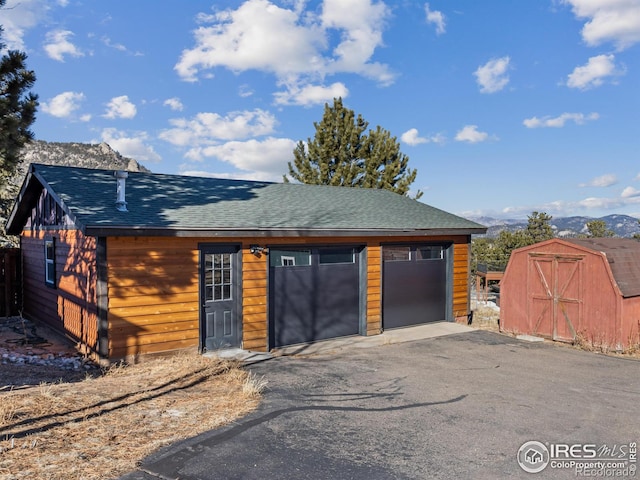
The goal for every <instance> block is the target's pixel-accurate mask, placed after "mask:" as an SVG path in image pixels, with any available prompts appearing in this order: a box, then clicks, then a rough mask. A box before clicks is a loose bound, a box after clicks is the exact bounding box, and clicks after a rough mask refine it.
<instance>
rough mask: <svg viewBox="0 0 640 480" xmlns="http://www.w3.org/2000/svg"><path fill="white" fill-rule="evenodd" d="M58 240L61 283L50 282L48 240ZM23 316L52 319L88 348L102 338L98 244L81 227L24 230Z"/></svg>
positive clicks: (57, 264) (58, 278) (50, 322)
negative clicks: (47, 278) (46, 253)
mask: <svg viewBox="0 0 640 480" xmlns="http://www.w3.org/2000/svg"><path fill="white" fill-rule="evenodd" d="M48 238H53V239H54V242H55V271H56V282H55V287H51V286H48V285H46V284H45V259H44V242H45V239H48ZM21 248H22V264H23V293H24V306H23V314H24V316H25V317H26V318H30V319H33V320H37V321H41V322H43V323H46V324H47V325H49V326H50V327H52V328H53V329H55V330H56V331H58V332H60V333H63V334H65V335H67V336H68V337H70V338H72V339H73V340H75V341H77V342H79V343H80V344H81V345H83V346H84V347H86V348H87V349H88V353H93V352H95V351H96V348H97V342H98V333H97V308H96V261H95V259H96V243H95V239H94V238H91V237H85V236H84V235H83V234H82V233H81V232H80V231H78V230H53V229H50V230H34V231H30V230H27V231H24V232H23V234H22V238H21Z"/></svg>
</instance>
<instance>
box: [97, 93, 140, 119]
mask: <svg viewBox="0 0 640 480" xmlns="http://www.w3.org/2000/svg"><path fill="white" fill-rule="evenodd" d="M136 113H137V109H136V106H135V105H134V104H133V103H131V102H130V101H129V97H128V96H127V95H122V96H120V97H113V98H112V99H111V101H110V102H109V103H108V104H107V112H106V113H105V114H104V117H105V118H133V117H135V116H136Z"/></svg>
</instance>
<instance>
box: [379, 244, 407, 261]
mask: <svg viewBox="0 0 640 480" xmlns="http://www.w3.org/2000/svg"><path fill="white" fill-rule="evenodd" d="M382 258H383V260H384V261H385V262H406V261H408V260H410V259H411V247H408V246H406V247H405V246H388V247H383V248H382Z"/></svg>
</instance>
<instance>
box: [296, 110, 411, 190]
mask: <svg viewBox="0 0 640 480" xmlns="http://www.w3.org/2000/svg"><path fill="white" fill-rule="evenodd" d="M313 125H314V127H315V129H316V134H315V137H314V139H313V140H312V139H310V138H308V139H307V143H306V144H305V143H304V142H302V141H300V142H298V144H297V145H296V148H295V150H294V151H293V155H294V161H293V164H292V163H291V162H289V175H290V176H291V178H292V179H294V180H297V181H299V182H301V183H307V184H312V185H334V186H347V187H365V188H381V189H386V190H391V191H392V192H396V193H399V194H401V195H406V194H407V193H408V191H409V188H410V186H411V184H412V183H413V182H414V180H415V178H416V174H417V171H416V170H411V169H409V168H408V164H409V157H407V156H406V155H405V154H403V153H402V152H400V144H399V143H398V141H397V139H396V137H392V136H391V134H390V133H389V132H388V131H387V130H385V129H383V128H381V127H380V126H378V127H376V129H375V130H369V131H368V133H367V128H368V126H369V122H367V121H366V120H364V119H363V118H362V115H360V114H358V116H357V117H356V115H355V113H354V112H353V110H350V109H348V108H345V107H344V105H343V104H342V99H341V98H334V100H333V106H329V104H325V106H324V114H323V117H322V120H321V121H320V122H314V123H313ZM284 181H285V182H288V181H289V178H288V177H287V176H286V175H285V176H284ZM421 195H422V192H418V194H417V195H416V198H420V196H421Z"/></svg>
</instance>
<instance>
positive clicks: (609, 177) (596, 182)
mask: <svg viewBox="0 0 640 480" xmlns="http://www.w3.org/2000/svg"><path fill="white" fill-rule="evenodd" d="M616 183H618V178H617V177H616V176H615V175H614V174H612V173H607V174H605V175H600V176H599V177H596V178H594V179H592V180H591V181H590V182H587V183H581V184H580V185H579V186H580V187H610V186H611V185H615V184H616Z"/></svg>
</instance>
